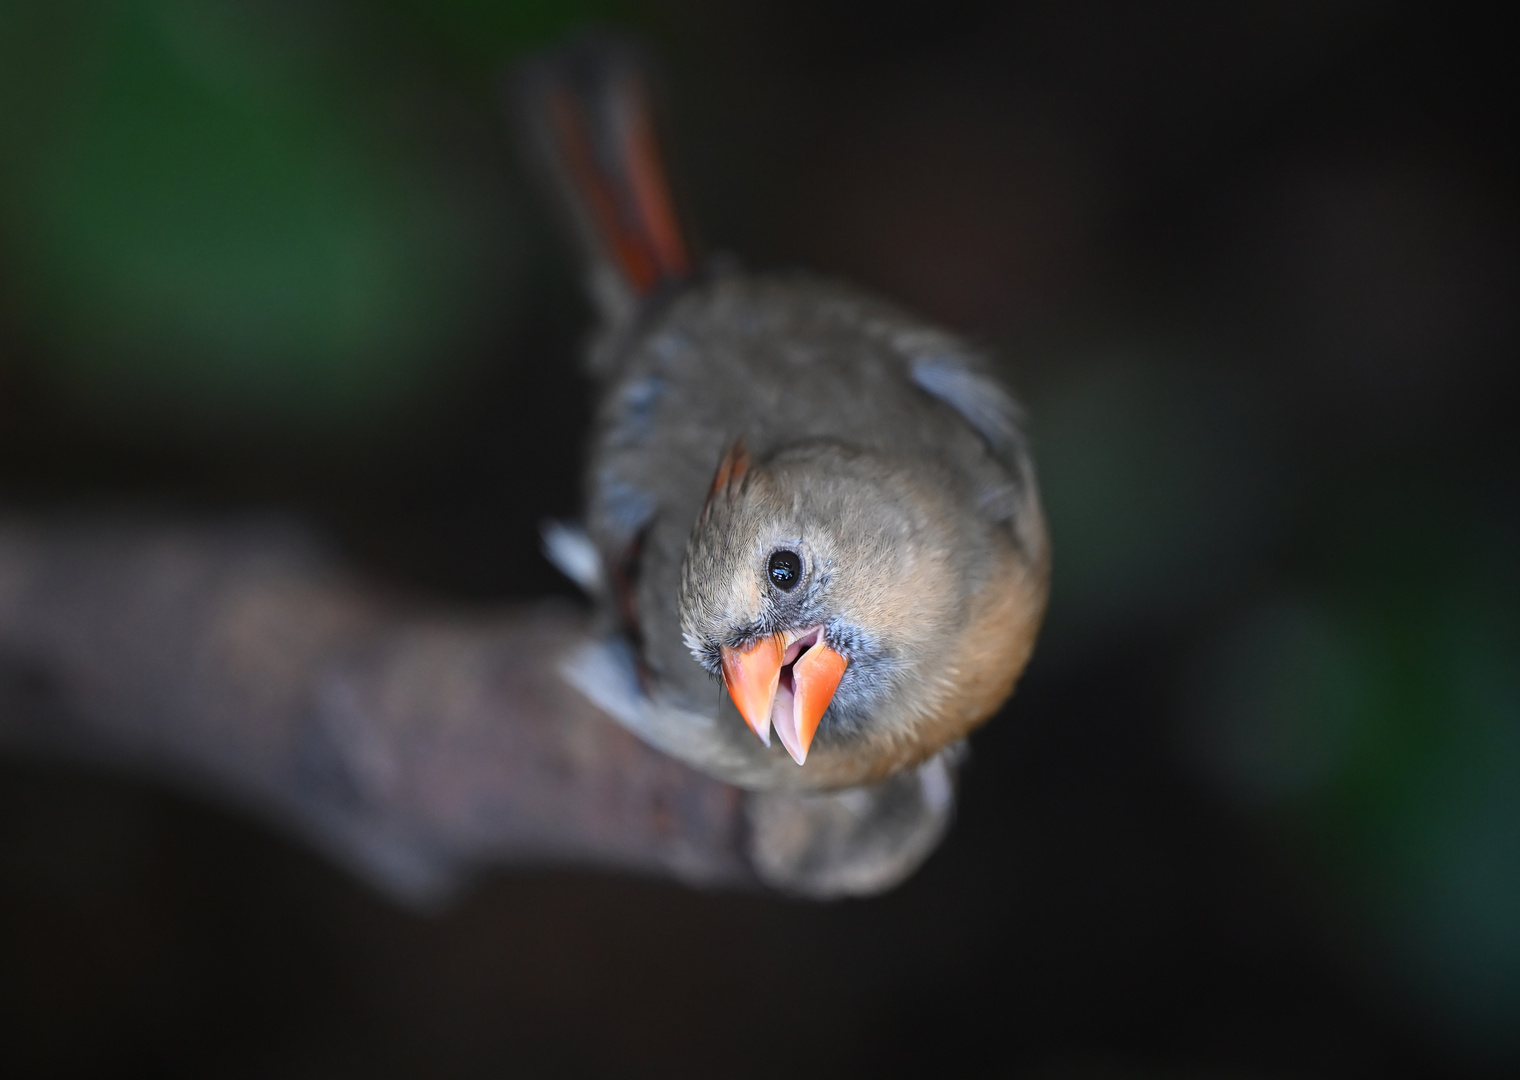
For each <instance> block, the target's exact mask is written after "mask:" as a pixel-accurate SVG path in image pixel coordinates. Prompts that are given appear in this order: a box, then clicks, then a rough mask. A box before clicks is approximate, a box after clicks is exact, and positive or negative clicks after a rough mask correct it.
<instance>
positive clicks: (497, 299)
mask: <svg viewBox="0 0 1520 1080" xmlns="http://www.w3.org/2000/svg"><path fill="white" fill-rule="evenodd" d="M600 6H605V5H600ZM598 8H599V5H597V4H595V3H594V2H591V0H588V2H585V3H568V4H557V3H546V2H543V0H506V2H500V3H485V2H481V0H456V2H453V3H448V2H440V3H431V4H422V3H417V2H415V0H396V2H395V3H393V4H389V5H386V4H359V3H352V2H351V3H343V2H319V3H312V4H296V3H274V4H263V5H246V4H236V3H230V2H224V0H63V2H56V3H55V2H39V0H4V2H0V275H3V277H0V305H3V307H0V314H3V316H4V318H5V321H6V322H8V323H10V324H12V326H13V328H14V329H13V333H19V334H21V335H23V336H24V337H25V338H26V339H27V340H29V341H31V342H33V343H34V351H35V352H36V353H37V354H38V355H39V356H41V357H42V358H43V364H42V367H43V371H42V373H41V374H42V376H43V378H44V379H45V380H46V381H48V382H50V383H52V384H53V385H55V386H56V387H57V388H59V389H60V390H61V391H62V392H64V393H66V394H68V395H70V396H71V397H73V398H74V399H76V400H81V401H86V402H90V403H93V404H94V405H96V406H97V407H101V408H103V409H104V410H106V411H107V412H109V413H111V414H113V415H114V416H115V417H116V418H117V419H121V418H127V419H128V420H132V419H139V420H140V419H141V418H143V417H147V418H150V419H153V420H159V419H163V418H166V417H167V418H170V419H173V420H176V421H184V422H189V423H192V424H204V423H206V422H207V421H209V422H211V423H212V424H215V423H220V422H222V421H223V420H225V419H227V418H229V417H231V418H252V419H256V420H266V421H267V420H274V421H277V422H284V421H296V422H298V423H326V422H331V421H334V420H337V419H339V418H351V417H355V416H363V415H365V414H367V413H371V412H374V411H375V410H383V409H384V408H386V407H388V406H392V405H394V404H395V403H397V402H398V401H400V400H403V399H404V398H405V397H406V396H407V395H408V394H410V393H411V392H413V391H415V390H417V389H418V388H419V387H423V386H426V385H427V384H428V383H429V382H430V381H431V380H434V379H436V378H437V377H438V376H439V375H440V374H442V373H443V372H444V371H446V370H447V369H448V367H449V365H451V364H457V363H459V362H461V356H462V355H464V354H467V353H468V349H467V348H466V346H467V344H468V343H469V342H470V341H471V340H473V339H474V338H475V337H477V336H478V335H479V334H481V333H482V332H483V329H484V328H485V327H487V326H489V325H491V324H492V323H493V322H495V323H499V322H500V320H501V319H502V318H503V317H504V316H509V313H510V311H511V307H512V304H513V302H514V299H515V291H516V288H517V287H516V286H515V285H514V282H515V281H517V280H518V279H519V278H520V275H521V273H522V269H523V268H522V262H523V257H522V256H523V244H522V241H521V239H520V235H521V229H520V227H519V225H518V224H516V222H517V221H518V218H519V215H520V214H521V213H522V210H521V208H520V207H519V205H518V203H517V202H516V201H515V198H514V195H513V189H512V187H511V185H510V184H509V174H508V172H507V171H505V170H504V169H503V167H502V165H503V162H504V161H506V160H508V159H509V152H508V147H509V145H510V140H509V138H508V136H507V134H506V132H505V131H504V129H503V125H502V124H501V123H499V122H498V121H497V120H496V117H495V115H494V113H495V110H496V102H495V100H494V97H495V94H494V89H493V86H492V83H491V79H490V76H491V75H492V74H493V73H494V72H495V71H496V70H497V69H498V68H499V67H500V66H502V65H503V64H505V63H506V62H508V61H510V60H511V59H512V58H513V56H514V55H516V54H518V53H520V52H521V51H522V50H523V49H525V48H529V47H533V46H537V45H541V44H542V43H544V42H545V41H546V40H548V39H550V38H552V37H554V36H555V35H557V34H560V33H563V32H565V31H566V30H567V29H569V28H570V27H571V26H572V25H573V24H574V23H576V22H577V21H580V20H583V19H585V18H587V17H588V16H590V15H593V14H596V13H597V10H598ZM472 125H473V128H471V126H472ZM461 127H464V128H471V129H472V131H473V135H474V137H473V139H462V140H461V139H455V140H453V141H452V142H451V141H450V137H449V132H450V131H451V130H455V129H459V128H461ZM493 139H494V140H495V142H494V143H493V141H492V140H493ZM460 144H466V145H463V146H461V145H460ZM482 145H484V146H485V147H487V148H488V149H487V151H486V152H482V150H481V146H482ZM493 153H494V154H495V155H496V156H495V157H493V156H492V154H493Z"/></svg>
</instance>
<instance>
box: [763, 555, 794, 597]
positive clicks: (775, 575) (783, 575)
mask: <svg viewBox="0 0 1520 1080" xmlns="http://www.w3.org/2000/svg"><path fill="white" fill-rule="evenodd" d="M766 569H767V570H768V571H769V573H770V575H771V584H772V585H774V586H776V588H778V589H780V590H782V591H783V592H791V591H792V590H793V589H795V588H796V587H797V582H798V580H799V579H800V578H801V577H802V560H801V559H799V558H798V557H797V553H796V552H795V551H778V552H776V553H775V554H774V555H772V556H771V561H770V565H769V566H768V567H767V568H766Z"/></svg>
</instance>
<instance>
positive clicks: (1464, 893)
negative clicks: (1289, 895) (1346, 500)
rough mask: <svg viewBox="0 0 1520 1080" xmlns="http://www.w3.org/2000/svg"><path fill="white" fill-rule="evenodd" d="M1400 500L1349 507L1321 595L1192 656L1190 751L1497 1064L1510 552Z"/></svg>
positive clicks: (1503, 945)
mask: <svg viewBox="0 0 1520 1080" xmlns="http://www.w3.org/2000/svg"><path fill="white" fill-rule="evenodd" d="M1404 494H1405V500H1404V501H1402V503H1401V506H1400V508H1399V509H1398V510H1396V511H1392V512H1388V513H1378V512H1376V511H1369V510H1368V509H1367V507H1366V506H1365V505H1361V506H1356V505H1354V506H1352V507H1351V508H1349V509H1350V511H1351V512H1350V519H1351V520H1352V521H1354V522H1355V523H1356V526H1357V528H1356V532H1357V534H1358V542H1357V544H1356V547H1355V549H1354V550H1351V551H1348V552H1347V553H1346V554H1345V555H1343V556H1341V557H1340V558H1338V559H1336V560H1333V561H1332V565H1333V567H1334V570H1333V572H1332V573H1331V574H1330V575H1329V578H1328V580H1327V581H1326V582H1325V583H1324V584H1322V585H1321V586H1320V587H1319V588H1317V589H1313V590H1309V591H1301V592H1300V594H1299V595H1298V596H1297V597H1294V598H1285V597H1283V596H1281V595H1279V596H1275V597H1272V598H1270V599H1267V600H1264V601H1263V602H1261V603H1260V604H1258V605H1257V606H1255V607H1254V608H1250V609H1247V610H1245V611H1243V612H1242V613H1240V614H1239V615H1238V616H1237V617H1235V618H1234V619H1233V620H1232V621H1231V622H1230V623H1229V624H1228V625H1227V626H1226V627H1225V628H1224V629H1223V630H1222V632H1221V633H1220V634H1219V635H1218V637H1217V638H1216V639H1215V640H1213V641H1211V642H1210V643H1209V644H1208V645H1207V646H1206V647H1205V648H1204V649H1203V651H1202V653H1201V654H1200V656H1199V658H1198V661H1197V665H1196V668H1195V671H1194V674H1193V677H1192V680H1191V686H1190V690H1189V702H1188V707H1187V710H1186V712H1187V714H1188V716H1189V733H1190V742H1191V745H1192V749H1193V752H1194V755H1195V757H1196V758H1197V760H1199V761H1200V762H1201V764H1202V766H1203V768H1204V770H1205V771H1206V773H1207V774H1208V775H1210V776H1212V777H1213V778H1214V779H1215V780H1216V781H1217V782H1219V783H1221V784H1222V785H1223V786H1224V787H1225V789H1226V790H1227V791H1228V792H1229V793H1230V794H1231V795H1232V797H1234V798H1236V799H1240V800H1243V801H1245V802H1246V803H1247V804H1249V805H1252V806H1254V807H1256V808H1257V809H1258V810H1259V811H1260V812H1262V813H1264V814H1266V815H1267V816H1268V818H1269V819H1271V820H1273V821H1275V822H1276V823H1277V825H1278V826H1279V827H1280V828H1281V829H1283V830H1285V832H1286V833H1287V834H1288V835H1290V836H1291V837H1292V838H1293V840H1294V843H1295V845H1296V846H1300V847H1302V848H1304V849H1306V850H1308V851H1310V852H1312V853H1314V856H1315V859H1316V861H1317V862H1318V863H1319V864H1320V865H1321V866H1322V868H1323V872H1324V873H1325V875H1326V876H1327V877H1329V878H1330V879H1331V880H1333V881H1334V882H1335V883H1336V884H1337V886H1338V887H1339V888H1340V889H1343V890H1345V892H1346V893H1347V895H1349V896H1350V897H1352V898H1353V902H1354V904H1355V905H1356V906H1357V907H1359V908H1360V909H1361V910H1362V911H1363V912H1364V913H1365V915H1366V916H1367V917H1368V919H1367V922H1368V924H1369V925H1370V926H1372V927H1373V928H1374V933H1375V934H1377V935H1378V936H1380V937H1381V938H1382V939H1383V947H1384V948H1385V949H1386V950H1387V952H1388V954H1389V955H1391V956H1392V957H1394V959H1395V961H1396V963H1397V965H1398V967H1399V968H1400V970H1402V971H1403V972H1404V974H1405V977H1406V979H1407V982H1408V985H1409V986H1410V988H1411V990H1412V992H1413V993H1414V994H1416V995H1417V996H1418V997H1420V998H1422V999H1423V1000H1425V1002H1426V1003H1427V1004H1428V1006H1429V1007H1430V1008H1432V1009H1433V1010H1434V1011H1436V1012H1437V1013H1438V1014H1439V1015H1441V1016H1442V1017H1443V1018H1444V1020H1445V1021H1446V1023H1447V1024H1448V1025H1449V1026H1450V1027H1451V1028H1453V1029H1454V1030H1456V1031H1458V1032H1459V1033H1461V1034H1462V1035H1463V1036H1465V1038H1466V1040H1467V1042H1468V1044H1469V1045H1470V1046H1471V1047H1473V1048H1474V1049H1477V1050H1480V1051H1484V1052H1498V1053H1510V1052H1513V1051H1514V1050H1516V1049H1520V1030H1517V1028H1516V1026H1515V1024H1514V1019H1515V1017H1516V1016H1520V573H1517V570H1516V564H1515V562H1514V558H1513V553H1514V547H1515V541H1516V537H1515V535H1513V533H1514V530H1508V531H1506V530H1502V529H1497V530H1496V528H1495V526H1494V524H1493V522H1494V516H1493V515H1492V513H1491V511H1490V512H1486V513H1480V514H1477V515H1473V514H1468V515H1461V514H1459V513H1456V512H1453V513H1449V514H1443V513H1442V510H1443V500H1441V499H1439V498H1435V497H1427V498H1423V499H1422V498H1410V496H1414V495H1416V494H1417V493H1416V492H1414V491H1409V492H1406V493H1404ZM1427 495H1428V493H1427ZM1416 506H1418V507H1419V508H1420V510H1421V511H1422V513H1421V514H1418V515H1416V514H1411V513H1410V510H1411V509H1412V508H1413V507H1416ZM1464 518H1465V520H1464ZM1474 519H1476V520H1477V521H1478V522H1481V523H1482V525H1481V526H1476V525H1471V522H1472V521H1473V520H1474ZM1369 526H1371V527H1369Z"/></svg>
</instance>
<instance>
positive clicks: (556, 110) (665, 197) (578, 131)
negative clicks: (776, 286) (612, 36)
mask: <svg viewBox="0 0 1520 1080" xmlns="http://www.w3.org/2000/svg"><path fill="white" fill-rule="evenodd" d="M518 91H519V108H520V109H521V110H522V112H523V114H524V119H525V122H526V126H527V128H528V130H529V132H530V133H531V134H532V136H533V138H534V142H535V144H536V146H535V156H536V158H537V159H538V160H539V161H540V163H541V164H542V165H544V166H546V167H547V170H548V171H549V173H550V175H551V177H552V179H553V180H554V183H555V187H556V188H557V189H558V190H559V192H560V194H561V198H562V200H563V202H564V203H565V205H566V207H567V209H568V210H569V212H570V215H571V218H572V220H573V221H574V222H575V226H576V231H577V232H578V233H580V235H581V239H582V242H583V243H584V244H585V246H586V247H587V248H588V249H589V253H590V256H591V259H592V262H593V266H594V268H596V269H599V270H603V271H604V272H605V270H606V269H610V270H611V271H612V272H613V275H614V277H615V279H616V282H617V284H618V285H619V286H620V287H621V288H622V290H623V291H624V292H626V293H627V294H629V297H628V298H629V299H638V298H642V297H647V296H649V295H651V294H653V293H654V292H656V291H658V290H659V289H660V287H661V286H662V285H664V284H666V283H668V282H670V281H676V280H680V279H682V278H684V277H686V276H687V275H688V274H690V272H691V268H692V254H691V248H690V244H689V243H688V240H687V237H686V235H685V233H684V231H683V230H682V228H681V223H680V217H679V215H678V213H677V211H676V204H675V200H674V198H673V197H672V194H671V189H670V184H669V181H668V178H667V175H666V171H665V165H664V160H663V157H662V155H661V152H660V142H659V136H658V128H657V124H656V122H655V113H654V102H653V95H652V92H651V89H650V85H649V80H648V78H647V75H646V73H645V67H644V66H643V65H642V64H641V63H640V62H639V61H638V58H637V54H636V52H635V51H634V50H633V49H631V48H629V47H628V46H626V45H620V44H614V43H609V42H592V43H584V44H581V45H578V46H575V47H572V48H571V49H568V50H566V51H564V52H562V53H559V54H556V55H553V56H550V57H548V58H545V59H542V60H539V61H537V62H535V63H532V64H530V65H527V66H526V67H525V69H524V72H523V75H522V78H521V80H520V83H519V88H518Z"/></svg>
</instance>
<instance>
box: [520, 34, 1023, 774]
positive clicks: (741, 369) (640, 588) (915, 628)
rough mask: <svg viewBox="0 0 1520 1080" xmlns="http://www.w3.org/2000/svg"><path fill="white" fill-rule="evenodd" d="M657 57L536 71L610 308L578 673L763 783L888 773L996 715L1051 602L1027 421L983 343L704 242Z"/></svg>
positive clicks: (584, 242)
mask: <svg viewBox="0 0 1520 1080" xmlns="http://www.w3.org/2000/svg"><path fill="white" fill-rule="evenodd" d="M650 70H651V65H650V63H649V61H648V60H647V57H646V55H645V54H644V53H643V52H642V51H641V50H640V49H638V48H636V47H634V46H630V45H629V44H628V43H626V42H622V41H611V40H607V39H600V40H592V41H588V42H581V43H579V44H578V45H575V46H571V47H569V48H567V49H563V50H561V51H559V52H557V53H553V54H550V55H548V56H546V57H540V58H538V59H536V60H534V61H532V62H530V63H528V64H526V65H524V66H523V67H522V68H521V69H520V70H519V72H518V75H517V79H516V81H515V83H514V87H513V90H512V97H513V101H514V103H515V108H516V110H517V112H518V114H519V118H520V121H521V124H522V128H523V130H524V131H525V132H526V134H527V140H528V144H529V152H530V158H531V159H532V160H533V161H534V162H535V165H536V167H537V169H538V170H539V172H540V174H541V175H542V176H543V177H544V178H545V179H546V180H547V183H548V187H549V188H550V189H551V190H552V191H553V192H555V196H554V198H555V201H556V202H557V204H558V205H559V207H560V208H561V211H562V213H563V216H564V217H565V218H566V219H567V220H568V222H569V223H570V225H571V228H572V230H573V232H574V233H575V234H576V236H577V237H578V238H579V247H580V250H581V252H582V255H583V266H584V273H585V278H586V283H587V287H588V291H589V293H590V295H591V296H592V298H593V300H594V302H595V307H596V310H597V314H598V325H597V327H596V329H595V331H594V332H593V334H592V336H591V338H590V341H589V343H588V347H587V349H586V357H587V360H586V367H587V371H588V372H589V375H590V377H591V380H592V382H593V383H594V385H595V392H596V395H597V404H596V408H595V415H594V421H593V425H592V433H591V437H590V442H589V449H588V452H587V465H586V472H585V517H584V521H583V523H581V524H580V525H578V526H569V525H564V524H551V525H550V526H548V527H546V530H545V545H546V550H547V552H548V554H549V555H550V558H551V559H552V560H553V561H554V562H555V563H556V564H557V565H559V566H560V567H561V568H562V569H564V570H565V571H566V572H567V573H569V574H570V575H571V576H572V577H573V578H575V579H576V580H577V581H579V582H580V583H581V584H582V585H583V586H584V587H585V588H586V589H587V590H588V591H589V592H591V593H592V594H593V596H595V597H596V598H597V601H598V604H597V610H598V612H599V615H598V619H599V623H598V625H599V635H598V638H597V642H596V643H595V645H594V646H592V647H589V648H588V649H587V650H586V651H585V652H584V654H582V655H579V656H578V657H577V658H576V659H575V660H574V661H573V662H572V663H571V664H570V665H569V667H568V668H567V674H568V677H570V678H571V680H572V681H573V682H575V683H576V685H578V686H580V687H581V688H582V690H583V691H584V692H585V693H586V694H587V695H588V696H590V697H591V698H592V699H593V700H594V701H595V702H596V703H597V704H598V705H600V706H601V707H603V708H604V709H605V710H606V711H608V712H610V713H611V714H612V715H613V716H615V717H616V718H617V719H618V720H620V721H621V722H623V723H624V724H625V725H626V726H628V727H630V728H632V729H633V730H634V731H635V732H637V733H638V734H639V735H640V736H642V737H643V738H644V739H646V740H647V741H648V742H650V743H652V744H653V745H655V746H656V747H658V748H659V749H661V750H663V751H665V752H667V753H669V754H671V755H673V756H675V757H677V758H679V759H681V760H683V761H685V762H687V763H688V764H690V765H692V766H694V767H696V768H698V769H701V770H703V771H704V772H706V773H708V774H710V775H713V776H715V777H718V778H719V779H722V780H725V781H727V782H729V783H732V784H735V785H737V786H739V787H741V788H745V789H749V790H751V791H756V792H780V793H787V792H791V793H807V792H839V791H847V790H850V789H870V787H871V785H881V784H882V783H884V782H885V781H887V780H888V779H889V778H891V777H893V776H896V775H899V774H901V773H902V772H904V771H905V770H912V769H913V768H915V767H920V768H921V767H923V766H924V763H926V762H929V761H931V760H933V759H935V758H936V756H937V755H938V756H941V757H943V756H944V755H947V754H953V753H954V752H955V748H956V747H958V746H960V745H961V743H962V741H963V740H964V739H965V738H966V736H967V735H968V734H969V733H970V732H971V731H973V730H974V729H975V728H976V727H977V726H978V725H980V724H981V723H983V722H984V721H985V720H987V719H988V718H989V717H991V716H992V715H993V714H994V713H996V712H997V711H998V710H999V709H1000V708H1001V707H1002V705H1003V704H1004V702H1005V701H1006V700H1007V699H1008V697H1009V696H1010V695H1011V693H1012V692H1013V689H1014V686H1015V683H1016V682H1017V680H1018V678H1019V675H1020V674H1021V672H1022V671H1023V669H1024V667H1025V665H1026V663H1027V662H1028V660H1029V657H1030V654H1031V651H1032V649H1033V647H1034V643H1035V639H1036V636H1037V633H1038V630H1039V626H1040V623H1041V620H1042V617H1043V614H1044V610H1045V604H1046V598H1047V594H1048V587H1049V586H1048V583H1049V572H1050V544H1049V540H1048V536H1047V530H1046V525H1045V519H1044V514H1043V511H1042V509H1041V503H1040V495H1039V488H1038V483H1037V479H1036V475H1035V470H1034V465H1033V461H1032V458H1031V454H1030V447H1029V441H1028V438H1027V436H1026V434H1025V421H1024V415H1023V412H1022V410H1021V408H1020V406H1019V405H1018V404H1017V402H1016V400H1015V399H1014V397H1013V396H1012V394H1011V393H1010V392H1009V391H1008V390H1007V389H1006V387H1004V385H1003V384H1002V383H1001V382H1000V381H999V380H998V378H997V377H996V376H995V375H994V373H993V371H992V368H991V366H990V363H989V360H988V359H987V357H986V356H985V355H983V353H982V352H980V351H979V350H978V349H977V348H975V347H973V346H971V345H969V344H967V343H966V342H964V341H963V340H961V339H960V338H959V337H957V336H956V335H955V334H953V333H951V332H949V331H947V330H944V329H941V328H939V327H937V326H934V325H932V324H931V323H929V322H927V321H925V320H924V319H921V318H919V317H917V316H915V315H913V314H911V313H908V312H906V311H905V310H903V309H901V308H899V307H898V306H896V305H894V304H892V303H889V302H887V301H885V300H882V299H879V298H877V297H875V296H873V295H871V294H870V293H868V292H866V291H865V290H862V289H859V288H857V287H855V286H852V285H849V284H846V283H843V282H840V281H837V280H834V279H832V278H829V277H826V276H822V275H818V274H815V273H811V272H807V271H772V272H752V271H749V270H746V269H744V268H743V267H742V266H741V265H740V264H739V263H738V262H737V261H736V260H734V259H732V258H731V257H724V256H714V257H708V258H703V257H701V256H699V254H698V252H697V248H696V245H695V243H694V241H693V239H692V237H693V233H692V230H690V229H689V228H688V227H687V226H686V223H685V218H684V215H683V213H682V212H681V209H680V204H679V203H678V201H677V199H676V198H675V196H674V194H673V190H672V187H671V183H670V173H669V171H668V169H667V167H666V161H665V157H664V154H663V152H662V140H661V137H660V127H661V125H660V124H659V123H658V122H657V121H658V114H657V110H656V100H655V94H654V92H653V81H652V78H651V76H650V74H649V73H650Z"/></svg>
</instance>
